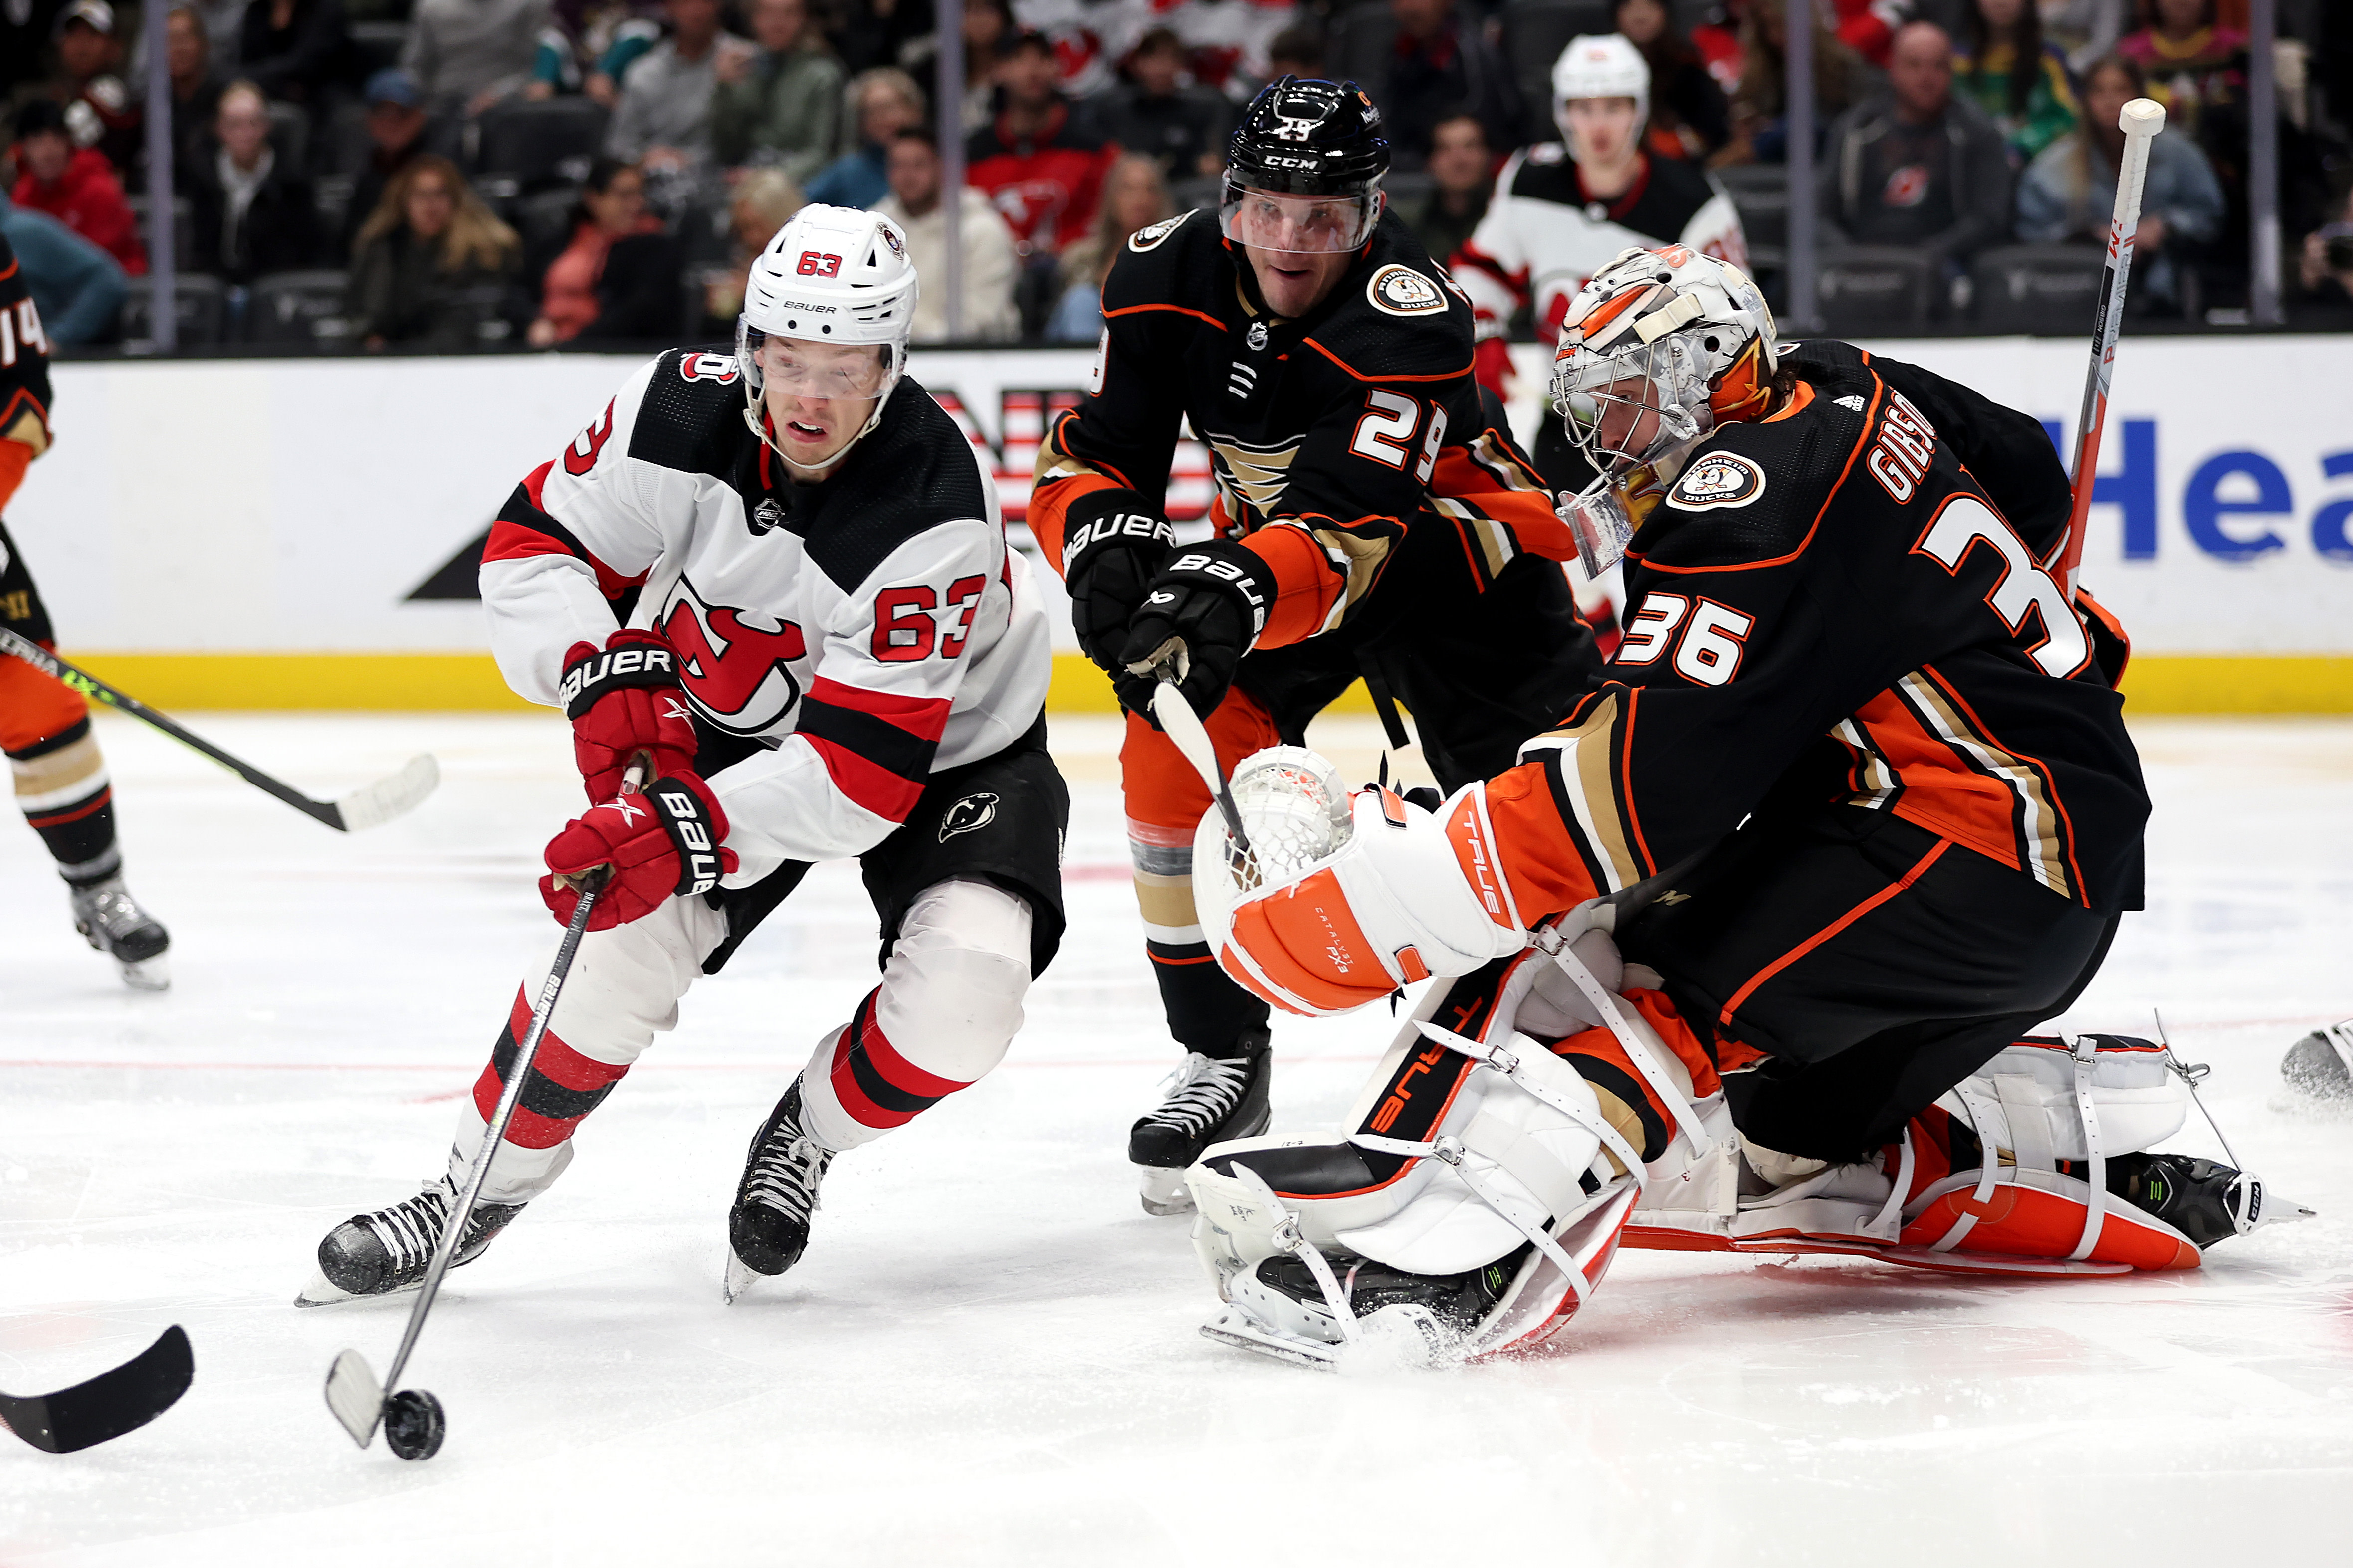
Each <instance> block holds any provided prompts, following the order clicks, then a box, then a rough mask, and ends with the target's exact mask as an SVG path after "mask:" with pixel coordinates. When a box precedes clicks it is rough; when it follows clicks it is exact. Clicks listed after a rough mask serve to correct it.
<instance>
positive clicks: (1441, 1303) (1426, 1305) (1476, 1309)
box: [1258, 1246, 1529, 1338]
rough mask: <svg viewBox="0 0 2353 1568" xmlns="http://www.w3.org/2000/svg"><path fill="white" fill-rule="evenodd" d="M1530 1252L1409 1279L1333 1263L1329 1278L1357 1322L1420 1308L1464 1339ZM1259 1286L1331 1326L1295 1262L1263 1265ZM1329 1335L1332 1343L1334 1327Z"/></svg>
mask: <svg viewBox="0 0 2353 1568" xmlns="http://www.w3.org/2000/svg"><path fill="white" fill-rule="evenodd" d="M1528 1251H1529V1248H1528V1247H1525V1246H1523V1247H1519V1248H1517V1249H1516V1250H1514V1252H1512V1253H1511V1254H1509V1255H1508V1256H1506V1257H1504V1258H1497V1259H1496V1260H1495V1261H1494V1262H1493V1263H1490V1264H1488V1265H1487V1266H1486V1267H1485V1268H1473V1269H1472V1270H1470V1271H1469V1272H1468V1273H1464V1274H1408V1273H1407V1272H1406V1271H1405V1270H1404V1269H1402V1268H1390V1267H1389V1266H1388V1264H1386V1263H1376V1262H1374V1261H1373V1260H1372V1259H1371V1258H1347V1257H1342V1258H1334V1259H1333V1260H1332V1272H1333V1274H1334V1276H1335V1277H1336V1278H1337V1279H1339V1281H1340V1289H1342V1290H1343V1291H1345V1293H1346V1295H1347V1300H1348V1306H1349V1309H1350V1310H1352V1311H1354V1312H1355V1313H1356V1316H1357V1317H1359V1318H1369V1317H1371V1316H1372V1315H1373V1314H1374V1313H1375V1312H1377V1311H1379V1310H1381V1309H1382V1308H1384V1307H1396V1306H1409V1307H1419V1308H1421V1309H1423V1310H1426V1311H1427V1312H1429V1313H1430V1316H1431V1317H1432V1318H1435V1319H1436V1320H1437V1321H1438V1322H1439V1324H1440V1326H1441V1327H1443V1328H1444V1329H1446V1330H1447V1331H1449V1332H1451V1333H1453V1334H1456V1335H1462V1334H1468V1333H1469V1332H1471V1331H1472V1330H1473V1329H1475V1328H1477V1327H1478V1326H1479V1325H1480V1324H1481V1323H1482V1322H1483V1321H1485V1320H1486V1316H1487V1314H1488V1313H1489V1312H1490V1311H1493V1310H1494V1306H1495V1303H1496V1302H1498V1301H1500V1300H1503V1299H1504V1291H1505V1290H1507V1289H1511V1284H1512V1280H1513V1278H1514V1276H1516V1275H1517V1274H1518V1273H1519V1271H1520V1263H1521V1261H1522V1260H1523V1259H1524V1258H1526V1257H1527V1255H1528ZM1258 1282H1259V1283H1260V1284H1261V1285H1263V1286H1265V1287H1267V1288H1268V1289H1271V1290H1276V1291H1279V1292H1281V1293H1282V1295H1284V1296H1287V1297H1289V1298H1290V1299H1291V1300H1293V1301H1295V1302H1297V1303H1298V1304H1299V1305H1300V1306H1301V1307H1302V1308H1303V1309H1304V1310H1307V1311H1309V1312H1311V1313H1320V1314H1322V1316H1323V1317H1324V1319H1325V1320H1326V1321H1329V1320H1330V1318H1331V1314H1332V1309H1331V1304H1330V1303H1329V1302H1327V1301H1325V1300H1324V1289H1323V1287H1322V1286H1320V1285H1318V1284H1316V1282H1315V1275H1314V1271H1313V1270H1311V1269H1310V1268H1308V1267H1307V1265H1306V1264H1305V1263H1304V1262H1303V1261H1302V1260H1301V1259H1299V1258H1296V1257H1293V1255H1291V1254H1289V1253H1281V1252H1279V1253H1277V1254H1275V1255H1274V1256H1273V1257H1271V1258H1266V1259H1264V1260H1262V1261H1261V1263H1260V1264H1259V1266H1258ZM1333 1333H1334V1335H1335V1338H1336V1337H1337V1334H1338V1329H1337V1326H1336V1325H1335V1326H1334V1329H1333Z"/></svg>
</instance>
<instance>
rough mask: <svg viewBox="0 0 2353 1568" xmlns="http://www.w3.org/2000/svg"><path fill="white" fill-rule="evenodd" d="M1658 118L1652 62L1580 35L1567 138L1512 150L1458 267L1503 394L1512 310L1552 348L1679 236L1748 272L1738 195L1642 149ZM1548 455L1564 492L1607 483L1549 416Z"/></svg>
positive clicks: (1546, 467)
mask: <svg viewBox="0 0 2353 1568" xmlns="http://www.w3.org/2000/svg"><path fill="white" fill-rule="evenodd" d="M1650 112H1651V68H1650V67H1649V66H1648V65H1647V64H1645V63H1644V62H1643V59H1642V52H1641V50H1640V49H1638V48H1636V47H1634V46H1633V45H1632V44H1630V43H1629V42H1627V41H1626V40H1625V39H1624V38H1622V37H1619V36H1617V35H1616V34H1614V33H1613V34H1609V35H1607V36H1603V37H1593V36H1587V37H1578V38H1575V39H1572V40H1570V42H1569V45H1568V47H1567V48H1565V49H1563V50H1562V51H1561V53H1560V58H1559V59H1558V60H1557V61H1556V62H1555V63H1554V65H1553V68H1552V117H1553V122H1554V123H1555V124H1556V125H1557V126H1559V127H1560V134H1561V138H1562V139H1561V140H1560V141H1558V142H1538V143H1537V144H1536V145H1535V146H1533V147H1524V148H1522V149H1521V150H1520V151H1519V152H1517V153H1513V154H1512V156H1511V159H1510V161H1509V162H1507V163H1504V169H1503V173H1502V174H1498V175H1497V176H1496V177H1495V195H1494V199H1493V201H1492V202H1490V203H1489V204H1488V206H1487V216H1485V217H1483V218H1482V219H1481V220H1480V223H1479V226H1478V228H1477V229H1476V230H1475V231H1473V233H1472V236H1471V237H1470V239H1469V240H1468V241H1466V242H1465V243H1464V244H1463V247H1462V248H1461V249H1460V250H1458V251H1457V252H1455V254H1454V259H1453V260H1452V261H1451V263H1450V264H1449V270H1450V271H1451V272H1452V273H1453V275H1454V280H1455V282H1456V283H1457V284H1459V285H1460V286H1461V289H1462V291H1463V292H1464V293H1466V294H1468V295H1469V296H1470V297H1471V303H1472V312H1473V320H1474V321H1475V322H1476V327H1475V331H1476V332H1477V334H1478V360H1477V365H1478V374H1479V379H1480V381H1481V383H1482V384H1484V385H1485V386H1487V387H1488V388H1489V389H1490V390H1491V391H1493V392H1494V393H1495V394H1496V395H1498V396H1501V395H1504V394H1505V393H1506V392H1507V391H1508V388H1507V387H1506V386H1505V384H1504V383H1505V379H1506V378H1507V377H1508V376H1509V374H1510V369H1511V359H1510V356H1509V353H1507V351H1506V347H1505V343H1504V333H1505V332H1506V331H1508V330H1509V328H1510V325H1511V321H1512V317H1513V315H1514V313H1515V312H1517V311H1518V310H1521V309H1522V308H1523V307H1526V308H1530V309H1532V310H1533V312H1534V314H1535V328H1536V335H1537V336H1538V337H1539V338H1541V339H1543V341H1545V342H1547V343H1549V342H1553V341H1554V340H1555V339H1556V338H1557V337H1558V336H1559V335H1560V321H1561V317H1562V316H1563V315H1564V314H1565V313H1567V310H1568V305H1569V301H1570V300H1574V299H1576V298H1577V292H1578V290H1580V289H1583V288H1584V287H1585V285H1586V281H1587V279H1590V278H1591V277H1592V276H1593V275H1594V274H1595V273H1597V272H1599V271H1600V270H1601V269H1602V268H1604V267H1606V266H1608V265H1609V262H1610V261H1611V260H1613V259H1614V258H1617V257H1618V256H1619V255H1620V253H1621V252H1623V251H1625V250H1626V249H1628V248H1629V247H1640V248H1645V249H1647V248H1649V247H1652V246H1660V245H1670V244H1676V243H1680V244H1682V245H1684V246H1687V247H1690V248H1691V249H1693V250H1695V251H1698V252H1700V253H1701V254H1702V255H1705V256H1713V257H1715V258H1717V259H1718V260H1722V261H1729V262H1731V263H1732V264H1733V265H1734V266H1736V267H1738V268H1742V269H1743V270H1746V268H1747V266H1748V247H1747V242H1746V239H1745V238H1744V237H1742V235H1741V232H1740V215H1739V213H1738V212H1737V211H1736V210H1735V209H1734V207H1733V205H1732V198H1731V197H1729V196H1727V195H1725V194H1724V191H1723V188H1722V187H1721V186H1719V185H1717V184H1716V183H1715V181H1714V180H1713V179H1711V178H1709V176H1708V175H1707V174H1706V173H1705V172H1704V170H1702V169H1701V168H1700V167H1699V165H1697V164H1696V163H1682V162H1679V161H1677V160H1674V159H1671V158H1654V157H1652V156H1651V155H1650V154H1649V153H1645V152H1643V151H1642V127H1643V125H1644V123H1645V122H1646V121H1648V120H1649V119H1650ZM1535 462H1536V469H1537V471H1538V472H1539V473H1541V474H1542V475H1543V476H1544V479H1545V482H1546V484H1547V485H1549V486H1551V487H1552V488H1553V489H1555V490H1567V491H1570V492H1572V493H1574V492H1576V491H1577V490H1581V489H1584V488H1585V487H1586V486H1587V485H1588V484H1589V483H1591V482H1592V480H1593V479H1594V477H1595V476H1594V473H1593V469H1592V467H1591V465H1589V464H1588V463H1587V462H1586V461H1585V460H1584V459H1583V458H1580V457H1578V456H1577V449H1576V447H1573V446H1571V445H1570V444H1569V442H1568V441H1567V439H1566V438H1565V437H1563V436H1562V434H1561V431H1560V427H1559V422H1558V421H1557V420H1553V419H1546V420H1545V421H1543V422H1542V426H1541V428H1540V429H1539V430H1538V432H1537V436H1536V445H1535Z"/></svg>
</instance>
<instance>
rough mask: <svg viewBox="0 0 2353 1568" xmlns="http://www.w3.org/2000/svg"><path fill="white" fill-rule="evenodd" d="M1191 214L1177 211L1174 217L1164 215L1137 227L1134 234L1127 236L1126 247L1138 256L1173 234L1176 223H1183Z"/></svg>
mask: <svg viewBox="0 0 2353 1568" xmlns="http://www.w3.org/2000/svg"><path fill="white" fill-rule="evenodd" d="M1191 216H1193V215H1192V214H1191V213H1188V212H1187V213H1178V214H1177V215H1176V216H1175V217H1165V218H1162V219H1161V220H1160V221H1159V222H1158V223H1155V224H1150V225H1147V226H1145V227H1143V228H1139V229H1137V230H1136V231H1135V232H1134V234H1132V235H1130V236H1128V239H1127V247H1128V248H1129V249H1130V250H1133V251H1134V252H1135V253H1136V254H1137V255H1139V256H1140V255H1142V254H1143V253H1144V252H1145V251H1147V250H1150V249H1151V248H1152V247H1154V246H1155V245H1158V244H1159V243H1160V242H1161V241H1162V240H1164V239H1166V238H1167V237H1169V236H1170V235H1172V234H1175V233H1176V226H1177V225H1179V224H1181V223H1183V222H1184V221H1185V220H1186V219H1187V218H1188V217H1191Z"/></svg>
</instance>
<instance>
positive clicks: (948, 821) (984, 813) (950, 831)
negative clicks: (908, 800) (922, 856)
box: [940, 790, 997, 844]
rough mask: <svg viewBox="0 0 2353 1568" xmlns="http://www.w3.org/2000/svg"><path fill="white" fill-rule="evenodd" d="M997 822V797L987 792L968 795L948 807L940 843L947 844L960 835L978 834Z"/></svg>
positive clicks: (941, 821)
mask: <svg viewBox="0 0 2353 1568" xmlns="http://www.w3.org/2000/svg"><path fill="white" fill-rule="evenodd" d="M996 820H997V796H996V795H993V794H992V793H990V792H989V791H987V790H982V791H980V792H979V793H977V794H975V795H966V796H965V797H964V798H963V799H962V800H960V801H958V802H956V803H955V805H952V806H950V807H948V810H947V815H946V816H943V817H941V818H940V842H941V843H943V844H945V843H946V842H947V841H948V840H949V839H951V838H954V837H955V836H956V835H957V834H959V833H977V832H979V831H980V830H981V829H982V828H984V827H986V826H988V825H989V824H990V823H992V822H995V821H996Z"/></svg>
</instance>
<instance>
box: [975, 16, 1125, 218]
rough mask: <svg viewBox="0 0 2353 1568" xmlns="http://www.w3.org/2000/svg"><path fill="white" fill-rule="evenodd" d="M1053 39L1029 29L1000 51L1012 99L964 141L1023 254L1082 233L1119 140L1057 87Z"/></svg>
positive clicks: (1001, 77)
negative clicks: (1085, 121)
mask: <svg viewBox="0 0 2353 1568" xmlns="http://www.w3.org/2000/svg"><path fill="white" fill-rule="evenodd" d="M1054 72H1055V59H1054V46H1053V45H1052V43H1050V41H1048V39H1047V38H1046V36H1045V35H1044V34H1042V33H1023V34H1021V35H1019V36H1018V37H1016V38H1014V39H1013V40H1012V42H1011V43H1010V44H1009V45H1008V46H1007V47H1006V49H1005V52H1004V53H1003V54H1002V55H1000V56H999V57H998V59H997V86H998V87H999V88H1001V89H1003V90H1004V94H1005V106H1004V107H1003V108H1002V109H1001V110H998V111H997V118H996V119H995V120H993V121H990V122H989V123H988V124H987V125H985V126H983V127H982V128H981V129H980V130H978V131H976V132H973V133H972V135H971V137H970V138H969V139H968V140H967V141H966V142H965V180H966V181H967V183H969V184H973V185H975V186H977V187H978V188H979V189H981V190H983V191H986V192H987V193H988V199H989V201H990V203H991V205H994V206H995V207H996V208H997V212H998V213H999V214H1001V215H1002V216H1003V217H1004V219H1005V221H1006V224H1007V225H1008V226H1009V227H1010V228H1011V229H1012V230H1013V237H1014V239H1015V240H1016V241H1017V242H1018V244H1019V246H1020V247H1021V253H1022V255H1023V256H1024V257H1043V256H1050V255H1052V254H1053V253H1054V252H1056V251H1059V250H1060V249H1061V248H1062V247H1063V246H1065V245H1068V244H1070V243H1071V241H1073V240H1075V239H1078V238H1079V237H1082V236H1083V235H1084V234H1085V233H1086V232H1087V229H1088V227H1089V226H1091V225H1092V224H1093V222H1094V220H1095V207H1096V205H1097V204H1098V203H1100V202H1101V201H1102V199H1103V175H1104V174H1106V173H1107V172H1108V171H1109V170H1110V168H1111V166H1112V164H1113V163H1114V162H1115V161H1116V160H1117V159H1118V157H1119V152H1120V149H1119V144H1118V143H1117V142H1106V141H1104V140H1103V138H1101V137H1099V136H1097V135H1095V134H1094V133H1093V132H1092V131H1091V130H1089V129H1088V128H1086V127H1085V126H1084V125H1082V123H1081V122H1080V121H1079V118H1078V116H1077V114H1076V112H1075V111H1074V110H1073V109H1072V107H1071V101H1070V100H1068V99H1066V98H1064V97H1063V96H1062V94H1061V93H1060V90H1058V89H1056V87H1055V86H1054Z"/></svg>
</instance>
